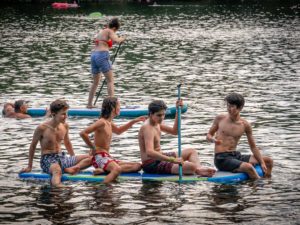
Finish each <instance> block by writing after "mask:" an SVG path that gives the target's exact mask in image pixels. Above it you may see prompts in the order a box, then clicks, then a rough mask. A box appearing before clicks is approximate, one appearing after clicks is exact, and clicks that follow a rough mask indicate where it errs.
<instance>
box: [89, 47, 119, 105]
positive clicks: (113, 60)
mask: <svg viewBox="0 0 300 225" xmlns="http://www.w3.org/2000/svg"><path fill="white" fill-rule="evenodd" d="M121 45H122V42H121V43H120V44H119V46H118V49H117V51H116V53H115V55H114V58H113V59H112V61H111V64H114V62H115V59H116V57H117V55H118V52H119V50H120V47H121ZM105 83H106V79H104V81H103V82H102V85H101V87H100V90H99V91H98V93H97V97H96V99H95V101H94V105H96V102H97V100H98V98H99V96H100V93H101V91H102V89H103V86H104V84H105Z"/></svg>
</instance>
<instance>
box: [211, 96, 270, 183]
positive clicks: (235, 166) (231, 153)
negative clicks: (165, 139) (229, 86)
mask: <svg viewBox="0 0 300 225" xmlns="http://www.w3.org/2000/svg"><path fill="white" fill-rule="evenodd" d="M224 100H225V102H226V104H227V114H221V115H218V116H216V118H215V119H214V122H213V124H212V126H211V128H210V130H209V132H208V134H207V136H206V139H207V141H208V142H211V143H214V144H215V166H216V167H217V168H218V169H219V170H224V171H230V172H245V173H247V174H248V175H249V177H250V178H252V179H258V178H259V175H258V174H257V172H256V170H255V168H254V166H253V165H255V164H260V165H261V167H262V169H263V172H264V174H265V176H266V177H270V176H271V172H272V167H273V160H272V159H271V158H270V157H267V156H262V155H261V153H260V150H259V148H257V147H256V144H255V140H254V137H253V135H252V128H251V125H250V124H249V122H248V121H247V120H245V119H244V118H242V117H241V116H240V112H241V110H242V109H243V107H244V104H245V100H244V97H243V96H242V95H240V94H238V93H230V94H229V95H227V96H226V97H225V99H224ZM243 134H246V136H247V139H248V143H249V146H250V149H251V151H252V153H253V155H242V154H241V153H240V152H238V151H237V150H236V147H237V144H238V142H239V140H240V138H241V136H242V135H243ZM214 136H215V137H214Z"/></svg>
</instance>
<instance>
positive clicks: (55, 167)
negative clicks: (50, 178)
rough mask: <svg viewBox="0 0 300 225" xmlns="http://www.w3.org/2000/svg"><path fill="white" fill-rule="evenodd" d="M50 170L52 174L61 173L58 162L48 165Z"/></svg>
mask: <svg viewBox="0 0 300 225" xmlns="http://www.w3.org/2000/svg"><path fill="white" fill-rule="evenodd" d="M50 172H51V174H52V175H62V170H61V168H60V166H59V165H58V164H52V165H51V167H50Z"/></svg>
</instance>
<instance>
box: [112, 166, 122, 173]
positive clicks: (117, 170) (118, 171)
mask: <svg viewBox="0 0 300 225" xmlns="http://www.w3.org/2000/svg"><path fill="white" fill-rule="evenodd" d="M111 172H112V173H115V174H120V173H121V172H122V168H121V167H120V166H119V165H116V166H114V167H113V169H112V170H111Z"/></svg>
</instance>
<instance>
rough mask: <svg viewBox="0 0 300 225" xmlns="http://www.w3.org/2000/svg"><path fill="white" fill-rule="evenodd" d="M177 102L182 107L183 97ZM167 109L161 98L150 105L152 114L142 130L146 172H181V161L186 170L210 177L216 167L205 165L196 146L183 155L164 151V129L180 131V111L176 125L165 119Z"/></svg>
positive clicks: (143, 166) (189, 172) (142, 148)
mask: <svg viewBox="0 0 300 225" xmlns="http://www.w3.org/2000/svg"><path fill="white" fill-rule="evenodd" d="M176 106H177V108H178V107H182V106H183V102H182V100H178V101H177V103H176ZM166 109H167V106H166V105H165V103H164V102H163V101H160V100H155V101H153V102H151V103H150V104H149V106H148V110H149V117H148V119H147V121H146V122H145V123H144V125H143V126H142V127H141V128H140V131H139V145H140V153H141V159H142V163H143V164H142V168H143V170H144V171H145V172H146V173H158V174H178V172H179V164H182V172H183V174H186V175H188V174H197V175H200V176H207V177H211V176H213V175H214V173H215V169H212V168H204V167H202V166H201V165H200V160H199V157H198V153H197V151H196V150H195V149H192V148H189V149H184V150H183V151H182V157H181V158H178V156H177V153H176V152H162V151H161V146H160V137H161V132H162V131H163V132H165V133H168V134H173V135H177V134H178V120H177V113H176V117H175V121H174V125H173V127H169V126H167V125H164V124H163V123H162V122H163V120H164V117H165V114H166Z"/></svg>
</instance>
